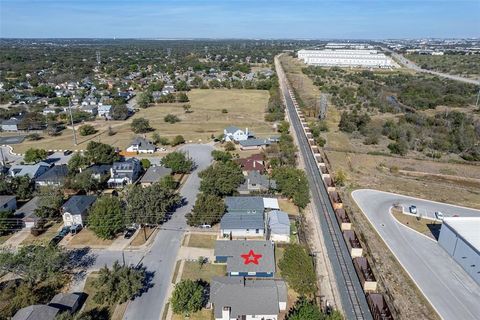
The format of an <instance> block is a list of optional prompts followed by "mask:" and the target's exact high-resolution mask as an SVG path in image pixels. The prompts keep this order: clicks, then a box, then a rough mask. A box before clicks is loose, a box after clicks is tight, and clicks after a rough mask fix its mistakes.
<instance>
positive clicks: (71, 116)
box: [68, 99, 77, 145]
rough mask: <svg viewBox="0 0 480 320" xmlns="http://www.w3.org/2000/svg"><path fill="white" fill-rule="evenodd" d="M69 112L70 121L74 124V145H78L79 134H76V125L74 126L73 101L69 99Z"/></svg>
mask: <svg viewBox="0 0 480 320" xmlns="http://www.w3.org/2000/svg"><path fill="white" fill-rule="evenodd" d="M68 110H69V111H70V120H71V122H72V130H73V144H74V145H77V134H76V132H75V125H74V124H73V114H72V100H70V99H68Z"/></svg>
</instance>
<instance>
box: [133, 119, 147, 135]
mask: <svg viewBox="0 0 480 320" xmlns="http://www.w3.org/2000/svg"><path fill="white" fill-rule="evenodd" d="M130 127H131V128H132V131H133V132H135V133H147V132H149V131H152V127H150V121H148V120H147V119H145V118H137V119H133V121H132V123H131V124H130Z"/></svg>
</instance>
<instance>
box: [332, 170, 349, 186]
mask: <svg viewBox="0 0 480 320" xmlns="http://www.w3.org/2000/svg"><path fill="white" fill-rule="evenodd" d="M334 181H335V184H336V185H337V186H339V187H342V186H344V185H345V182H347V174H346V173H345V171H343V170H342V169H339V170H337V172H335V175H334Z"/></svg>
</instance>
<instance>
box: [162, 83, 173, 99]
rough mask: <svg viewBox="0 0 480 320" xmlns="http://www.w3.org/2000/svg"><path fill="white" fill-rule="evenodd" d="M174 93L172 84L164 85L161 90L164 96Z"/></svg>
mask: <svg viewBox="0 0 480 320" xmlns="http://www.w3.org/2000/svg"><path fill="white" fill-rule="evenodd" d="M174 92H175V86H174V85H173V84H166V85H165V86H164V87H163V89H162V95H164V96H166V95H169V94H172V93H174Z"/></svg>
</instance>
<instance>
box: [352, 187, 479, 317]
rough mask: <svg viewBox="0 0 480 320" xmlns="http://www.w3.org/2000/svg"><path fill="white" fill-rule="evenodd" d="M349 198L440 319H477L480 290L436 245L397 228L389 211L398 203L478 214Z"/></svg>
mask: <svg viewBox="0 0 480 320" xmlns="http://www.w3.org/2000/svg"><path fill="white" fill-rule="evenodd" d="M352 197H353V199H354V200H355V201H356V203H357V204H358V206H359V207H360V209H361V210H362V211H363V213H364V214H365V215H366V216H367V218H368V219H369V221H370V223H371V224H372V225H373V226H374V227H375V229H376V230H377V232H378V233H379V234H380V236H381V237H382V238H383V240H384V241H385V242H386V244H387V246H388V247H389V248H390V250H391V251H392V252H393V254H394V255H395V256H396V257H397V260H398V261H399V262H400V263H401V264H402V265H403V267H404V268H405V270H406V271H407V272H408V273H409V274H410V276H411V278H412V279H413V280H414V281H415V282H416V284H417V286H418V287H419V288H420V290H421V291H422V292H423V294H424V295H425V296H426V297H427V299H428V300H429V301H430V303H431V304H432V306H433V307H434V308H435V309H436V310H437V312H438V313H439V314H440V316H441V317H442V318H443V319H445V320H450V319H452V320H456V319H462V320H469V319H472V320H473V319H479V318H478V317H479V315H480V303H479V302H480V286H478V284H477V283H476V282H475V281H473V279H472V278H470V277H469V276H468V274H467V273H466V272H465V271H464V270H463V269H462V268H461V267H460V266H459V265H458V264H457V263H456V262H455V261H454V260H453V259H452V258H451V257H450V256H449V255H448V254H447V253H446V252H445V251H444V250H443V249H442V248H441V247H440V246H439V245H438V243H437V242H436V241H434V240H431V239H429V238H427V237H425V236H423V235H421V234H419V233H417V232H416V231H413V230H412V229H410V228H408V227H406V226H404V225H402V224H400V223H399V222H397V220H396V219H395V218H394V217H393V216H392V215H391V214H390V211H389V210H390V208H391V207H392V204H393V203H395V202H398V201H400V202H402V203H411V202H412V203H415V204H417V205H418V207H425V208H430V209H429V210H433V209H434V208H437V207H438V208H441V210H443V211H445V212H449V213H453V212H456V213H458V214H459V215H480V211H476V210H473V209H467V208H459V207H455V206H449V205H446V204H440V203H436V202H429V201H426V200H422V199H415V198H411V197H405V196H401V195H397V194H393V193H386V192H381V191H376V190H367V189H364V190H356V191H354V192H352Z"/></svg>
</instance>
